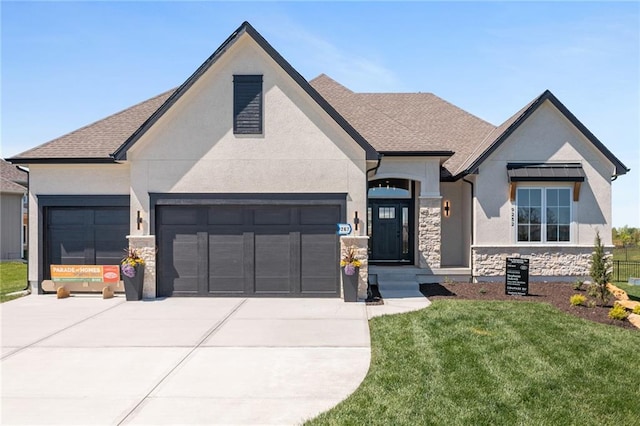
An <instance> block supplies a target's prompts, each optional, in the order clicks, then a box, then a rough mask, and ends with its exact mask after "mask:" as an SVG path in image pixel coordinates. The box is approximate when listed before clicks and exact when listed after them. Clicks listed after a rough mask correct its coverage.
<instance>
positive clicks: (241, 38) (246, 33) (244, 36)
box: [113, 22, 378, 160]
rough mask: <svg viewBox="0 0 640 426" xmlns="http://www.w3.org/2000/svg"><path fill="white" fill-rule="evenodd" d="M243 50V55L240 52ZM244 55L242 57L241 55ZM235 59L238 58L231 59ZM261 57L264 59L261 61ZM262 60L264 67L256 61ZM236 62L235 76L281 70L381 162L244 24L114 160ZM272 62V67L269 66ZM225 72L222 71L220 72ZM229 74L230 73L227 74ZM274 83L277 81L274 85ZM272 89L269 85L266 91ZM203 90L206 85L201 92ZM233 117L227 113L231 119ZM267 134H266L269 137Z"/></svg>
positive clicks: (127, 143)
mask: <svg viewBox="0 0 640 426" xmlns="http://www.w3.org/2000/svg"><path fill="white" fill-rule="evenodd" d="M239 51H240V53H239ZM242 51H248V52H250V53H251V55H254V56H255V58H252V57H250V56H249V57H248V56H247V55H244V57H242V55H243V54H242ZM238 55H239V56H240V57H239V58H238V57H237V56H238ZM229 56H234V59H231V58H229ZM258 58H260V60H258ZM256 60H258V62H260V61H262V63H261V64H258V63H257V62H256ZM229 62H233V65H232V66H231V71H232V72H233V74H232V76H233V75H248V74H249V75H250V74H255V75H262V74H261V73H263V71H262V69H263V68H265V67H266V68H277V69H278V71H277V73H279V74H281V76H280V77H281V78H282V77H283V76H285V75H286V76H287V77H288V78H285V80H289V81H288V82H287V83H286V84H287V85H292V86H297V90H298V91H299V92H301V93H302V92H303V93H305V94H306V97H307V98H309V99H307V102H308V101H312V103H313V104H314V108H315V109H317V110H321V111H322V112H323V114H324V115H325V117H324V119H325V120H327V121H330V122H331V123H330V125H331V126H334V127H335V126H337V127H339V128H341V130H342V132H344V133H346V134H347V135H348V137H349V138H351V139H352V140H353V141H355V143H356V144H357V145H359V146H360V148H361V149H362V150H364V152H365V154H366V158H367V159H369V160H373V159H377V157H378V155H377V152H376V151H375V149H374V148H373V147H371V145H370V144H369V143H368V142H367V141H366V140H365V139H364V138H363V137H362V136H361V135H360V134H359V133H358V132H357V131H356V130H355V129H354V128H353V127H352V126H351V125H350V124H349V123H348V122H347V121H346V120H345V119H344V118H343V117H342V116H340V114H338V113H337V112H336V110H335V109H334V108H333V107H332V106H331V105H329V103H327V102H326V100H324V98H322V96H320V95H319V94H318V92H317V91H316V90H315V89H314V88H312V87H311V85H310V84H309V83H308V82H307V81H306V80H305V79H304V78H303V77H302V76H301V75H300V74H299V73H298V72H297V71H296V70H295V69H294V68H293V67H292V66H291V65H290V64H289V63H288V62H287V61H286V60H284V58H283V57H282V56H280V54H279V53H278V52H277V51H276V50H275V49H273V47H272V46H271V45H269V44H268V43H267V41H266V40H265V39H264V38H263V37H262V36H261V35H260V34H259V33H258V32H257V31H256V30H255V29H254V28H253V27H252V26H251V25H250V24H249V23H248V22H244V23H243V24H242V25H241V26H240V27H239V28H238V29H237V30H236V31H235V32H234V33H233V34H232V35H231V36H230V37H229V38H228V39H227V40H226V41H225V42H224V43H223V44H222V45H221V46H220V47H219V48H218V49H217V50H216V51H215V52H214V53H213V54H212V55H211V56H210V57H209V58H208V59H207V60H206V61H205V62H204V63H203V64H202V65H201V66H200V67H199V68H198V69H197V70H196V72H194V73H193V74H192V75H191V76H190V77H189V78H188V79H187V80H186V81H185V82H184V83H183V84H182V85H181V86H180V87H179V88H178V89H177V90H176V91H175V92H174V93H173V94H172V95H171V96H170V97H169V98H168V99H167V100H166V102H165V103H164V104H163V105H162V106H161V107H160V108H159V109H158V110H157V111H155V112H154V113H153V114H152V115H151V116H150V117H149V118H148V119H147V120H146V121H145V122H144V123H143V124H142V125H141V126H140V128H139V129H138V130H136V131H135V132H134V133H133V134H132V135H131V137H129V138H128V139H127V140H126V141H125V142H124V143H123V144H122V145H121V146H120V147H119V148H118V149H117V150H116V151H115V152H114V154H113V157H114V158H115V159H117V160H124V159H126V158H127V152H128V151H129V149H131V148H132V147H133V146H134V145H135V144H136V143H137V142H138V140H140V139H141V138H142V137H143V136H144V135H145V134H146V133H147V132H148V131H150V129H152V128H153V127H154V126H155V125H156V123H157V122H158V121H159V120H160V119H161V118H162V117H163V116H164V115H165V114H166V113H167V112H168V111H169V110H171V109H173V108H174V107H175V105H176V104H177V103H179V101H180V100H181V99H182V97H183V96H185V95H186V94H187V93H190V92H192V91H193V90H194V89H193V87H194V86H198V82H199V81H200V80H201V79H202V78H204V77H205V76H207V75H209V74H211V72H210V71H211V70H212V69H213V70H217V71H215V73H216V74H217V77H216V78H220V79H224V78H225V77H227V78H228V77H229V76H228V71H229V69H225V67H224V64H228V63H229ZM267 63H268V64H267ZM220 69H222V70H220ZM225 71H227V73H226V74H225ZM271 83H272V84H273V82H271ZM268 87H269V86H265V93H266V89H268ZM196 90H202V85H200V89H196ZM212 105H215V106H220V107H221V108H222V110H221V111H219V112H218V114H224V113H226V112H228V111H227V109H228V108H227V104H224V105H222V104H220V103H213V104H211V105H209V107H210V106H212ZM264 113H265V114H268V111H267V108H265V109H264ZM229 116H230V115H229V114H227V117H229ZM265 135H266V134H265Z"/></svg>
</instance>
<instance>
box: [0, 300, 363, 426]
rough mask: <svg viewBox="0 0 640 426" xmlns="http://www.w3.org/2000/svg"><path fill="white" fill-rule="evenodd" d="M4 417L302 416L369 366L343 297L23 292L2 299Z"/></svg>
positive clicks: (343, 391) (345, 390) (199, 420)
mask: <svg viewBox="0 0 640 426" xmlns="http://www.w3.org/2000/svg"><path fill="white" fill-rule="evenodd" d="M0 309H1V316H2V318H1V319H2V335H1V343H2V361H1V364H0V365H1V368H2V370H1V373H2V406H1V409H2V410H1V411H2V415H1V423H2V424H3V425H4V424H84V425H87V424H298V423H301V422H302V421H304V420H305V419H308V418H312V417H314V416H316V415H317V414H319V413H320V412H322V411H325V410H327V409H329V408H331V407H333V406H334V405H336V404H337V403H338V402H340V401H341V400H343V399H344V398H346V397H347V396H348V395H349V394H351V393H352V392H353V391H354V390H355V389H356V388H357V387H358V386H359V385H360V382H361V381H362V379H364V377H365V375H366V373H367V370H368V368H369V361H370V347H369V328H368V324H367V311H366V308H365V305H364V304H363V303H344V302H343V301H342V300H340V299H244V298H169V299H164V300H154V301H142V302H125V301H124V297H122V296H121V297H116V298H114V299H109V300H103V299H101V298H99V297H96V296H75V297H71V298H69V299H61V300H58V299H55V297H54V296H27V297H23V298H21V299H17V300H14V301H10V302H7V303H3V304H2V305H0Z"/></svg>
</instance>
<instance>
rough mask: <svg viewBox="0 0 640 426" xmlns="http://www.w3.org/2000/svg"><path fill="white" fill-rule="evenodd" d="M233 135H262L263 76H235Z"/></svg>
mask: <svg viewBox="0 0 640 426" xmlns="http://www.w3.org/2000/svg"><path fill="white" fill-rule="evenodd" d="M233 133H234V134H240V135H259V134H262V76H261V75H234V76H233Z"/></svg>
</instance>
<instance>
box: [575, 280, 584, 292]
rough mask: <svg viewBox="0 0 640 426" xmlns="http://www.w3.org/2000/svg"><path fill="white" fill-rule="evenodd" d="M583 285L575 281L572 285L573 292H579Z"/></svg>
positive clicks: (581, 282) (582, 282) (579, 281)
mask: <svg viewBox="0 0 640 426" xmlns="http://www.w3.org/2000/svg"><path fill="white" fill-rule="evenodd" d="M583 284H584V281H582V280H576V281H575V282H574V283H573V289H574V290H581V289H582V285H583Z"/></svg>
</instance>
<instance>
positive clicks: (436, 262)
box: [418, 196, 442, 270]
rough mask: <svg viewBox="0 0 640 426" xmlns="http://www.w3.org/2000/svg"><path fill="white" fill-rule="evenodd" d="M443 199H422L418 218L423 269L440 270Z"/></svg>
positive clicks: (419, 246)
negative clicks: (441, 206)
mask: <svg viewBox="0 0 640 426" xmlns="http://www.w3.org/2000/svg"><path fill="white" fill-rule="evenodd" d="M441 202H442V197H423V196H421V197H420V210H419V216H418V255H419V256H418V258H419V266H420V268H423V269H430V270H433V269H438V268H440V262H441V257H440V244H441V226H442V223H441V222H442V218H441V217H440V203H441Z"/></svg>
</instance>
